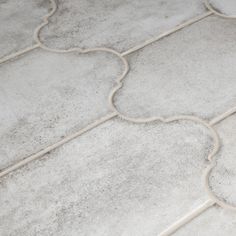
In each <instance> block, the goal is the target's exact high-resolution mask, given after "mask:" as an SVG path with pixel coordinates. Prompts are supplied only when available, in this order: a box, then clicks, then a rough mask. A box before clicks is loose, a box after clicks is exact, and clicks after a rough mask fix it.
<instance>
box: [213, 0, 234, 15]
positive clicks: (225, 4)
mask: <svg viewBox="0 0 236 236" xmlns="http://www.w3.org/2000/svg"><path fill="white" fill-rule="evenodd" d="M209 3H210V4H211V6H212V7H213V9H215V10H216V11H218V12H219V13H222V14H225V15H228V16H236V2H235V1H234V0H224V1H221V0H209Z"/></svg>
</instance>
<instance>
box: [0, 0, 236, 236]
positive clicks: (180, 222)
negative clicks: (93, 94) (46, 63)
mask: <svg viewBox="0 0 236 236" xmlns="http://www.w3.org/2000/svg"><path fill="white" fill-rule="evenodd" d="M50 3H51V5H52V10H51V12H50V13H49V14H47V15H46V16H45V17H44V18H43V23H42V24H41V25H40V26H38V27H37V28H36V29H35V32H34V40H35V41H36V43H37V44H36V45H34V46H32V47H30V48H26V49H25V50H23V51H21V52H19V53H16V54H14V55H10V56H9V57H7V58H5V59H3V60H1V61H0V63H4V62H6V61H9V60H11V59H14V58H17V57H18V56H20V55H22V54H24V53H27V52H29V51H31V50H34V49H35V48H38V47H40V48H42V49H44V50H47V51H53V52H56V53H67V52H71V51H76V52H79V53H88V52H95V51H106V52H110V53H113V54H115V55H116V56H118V57H119V58H120V59H121V60H122V62H123V64H124V67H125V69H124V72H123V74H122V75H121V76H120V77H119V78H118V79H117V81H116V82H117V85H116V86H115V87H114V88H113V90H112V91H111V93H110V96H109V98H108V100H109V103H110V107H111V109H112V110H113V113H112V114H109V115H107V116H104V117H102V118H101V119H99V120H96V121H94V122H93V123H92V124H90V125H88V126H87V127H85V128H84V129H82V130H79V131H78V132H76V133H74V134H71V135H69V136H67V137H65V138H64V139H62V140H61V141H59V142H58V143H55V144H53V145H51V146H49V147H46V148H45V149H43V150H42V151H40V152H38V153H35V154H33V155H31V156H29V157H27V158H25V159H24V160H23V161H21V162H19V163H17V164H15V165H13V166H10V167H9V168H7V169H5V170H3V171H2V172H0V177H3V176H5V175H7V174H9V173H10V172H12V171H14V170H16V169H18V168H20V167H22V166H24V165H26V164H27V163H29V162H31V161H33V160H36V159H37V158H39V157H42V156H43V155H45V154H46V153H48V152H50V151H52V150H54V149H56V148H58V147H59V146H61V145H63V144H65V143H67V142H69V141H70V140H72V139H74V138H76V137H78V136H80V135H82V134H83V133H85V132H87V131H89V130H91V129H93V128H95V127H97V126H98V125H100V124H102V123H104V122H106V121H107V120H110V119H112V118H113V117H116V116H119V117H121V118H123V119H125V120H128V121H131V122H134V123H147V122H151V121H154V120H160V121H162V122H164V123H168V122H171V121H174V120H192V121H195V122H198V123H201V124H202V125H204V126H205V127H207V128H208V129H209V130H210V131H211V133H212V138H213V139H214V143H215V145H214V150H213V151H212V152H211V154H210V155H209V157H208V160H209V166H208V168H207V169H206V170H205V173H204V181H205V187H206V192H207V193H208V195H209V200H208V201H206V202H205V203H203V204H202V205H200V206H199V207H197V208H196V209H195V210H193V211H192V212H190V213H187V214H186V215H185V216H183V217H182V218H181V219H179V220H178V221H176V222H174V223H173V224H172V225H171V226H170V227H169V228H167V229H166V230H165V231H163V232H162V233H161V234H160V236H166V235H170V234H172V233H174V232H175V231H176V230H178V229H179V228H180V227H182V226H183V225H185V224H187V223H188V222H189V221H190V220H192V219H193V218H195V217H197V216H198V215H200V214H201V213H203V212H204V211H205V210H206V209H208V208H209V207H211V206H213V205H215V204H218V205H219V206H221V207H223V208H227V209H231V210H235V211H236V207H234V206H231V205H229V204H227V203H225V202H222V201H221V200H220V199H218V198H217V196H215V195H214V194H213V192H212V191H211V189H210V187H209V184H208V176H209V174H210V172H211V170H212V169H213V168H214V166H215V165H216V162H215V160H214V156H215V154H216V153H217V152H218V150H219V148H220V140H219V137H218V133H217V131H216V130H215V128H214V125H215V124H217V123H219V122H221V121H222V120H224V119H225V118H227V117H229V116H231V115H232V114H234V113H235V112H236V106H235V107H233V108H231V109H230V110H228V111H227V112H225V113H223V114H221V115H219V116H217V117H215V118H214V119H212V120H211V121H210V122H209V123H208V122H206V121H204V120H201V119H199V118H198V117H195V116H176V117H170V118H168V119H164V118H163V117H152V118H148V119H132V118H129V117H126V116H124V115H122V114H121V113H119V111H118V110H117V109H116V107H115V106H114V104H113V96H114V94H115V93H116V91H117V90H118V89H120V88H121V87H122V86H123V83H122V80H123V79H124V78H125V76H126V74H127V73H128V70H129V65H128V62H127V60H126V59H125V58H124V56H125V55H128V54H130V53H132V52H134V51H137V50H139V49H141V48H143V47H145V46H147V45H149V44H150V43H153V42H155V41H158V40H160V39H162V38H164V37H166V36H168V35H170V34H172V33H175V32H176V31H178V30H180V29H182V28H185V27H187V26H189V25H191V24H193V23H195V22H197V21H200V20H202V19H204V18H206V17H208V16H210V15H212V14H215V15H218V16H220V17H225V18H233V19H235V18H236V17H234V16H226V15H224V14H221V13H219V12H217V11H215V10H214V9H213V8H212V7H211V5H210V4H209V1H208V0H205V5H206V7H207V8H208V10H209V11H208V12H207V13H204V14H203V15H201V16H199V17H197V18H194V19H190V20H189V21H187V22H185V23H184V24H182V25H179V26H177V27H174V28H173V29H172V30H170V31H167V32H164V33H163V34H162V35H159V36H158V37H154V38H151V39H149V40H147V41H146V42H144V43H142V44H140V45H137V46H135V47H134V48H131V49H129V50H128V51H126V52H123V53H122V54H121V53H119V52H117V51H115V50H112V49H109V48H91V49H86V50H82V49H80V48H71V49H68V50H55V49H51V48H48V47H46V46H45V45H43V44H42V43H41V41H40V39H39V32H40V30H41V29H42V28H43V27H44V26H45V25H47V24H48V23H49V22H48V19H49V17H51V16H52V15H53V14H54V13H55V12H56V10H57V4H56V2H55V0H50Z"/></svg>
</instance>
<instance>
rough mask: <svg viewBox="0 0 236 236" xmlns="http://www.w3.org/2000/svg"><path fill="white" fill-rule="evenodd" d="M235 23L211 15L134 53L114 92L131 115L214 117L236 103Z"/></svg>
mask: <svg viewBox="0 0 236 236" xmlns="http://www.w3.org/2000/svg"><path fill="white" fill-rule="evenodd" d="M235 37H236V21H235V20H225V19H222V18H219V17H214V16H212V17H208V18H206V19H204V20H202V21H200V22H198V23H195V24H194V25H192V26H190V27H187V28H185V29H183V30H181V31H178V32H176V33H175V34H172V35H171V36H169V37H167V38H164V39H162V40H161V41H157V42H156V43H153V44H151V45H149V46H147V47H145V48H143V49H141V50H139V51H137V52H135V53H133V54H131V55H129V56H128V57H127V58H128V61H129V63H130V72H129V74H128V76H127V77H126V78H125V79H124V87H123V88H122V89H120V90H119V91H118V93H117V94H116V96H115V104H116V106H117V107H118V110H119V111H120V112H121V113H123V114H125V115H127V116H131V117H151V116H164V117H169V116H173V115H182V114H184V115H195V116H198V117H201V118H205V119H211V118H213V117H215V116H217V115H220V114H221V113H223V112H225V111H227V110H228V109H230V108H231V107H233V106H235V104H236V92H235V91H236V81H235V74H236V67H235V61H236V54H235V51H236V44H235V43H234V41H235Z"/></svg>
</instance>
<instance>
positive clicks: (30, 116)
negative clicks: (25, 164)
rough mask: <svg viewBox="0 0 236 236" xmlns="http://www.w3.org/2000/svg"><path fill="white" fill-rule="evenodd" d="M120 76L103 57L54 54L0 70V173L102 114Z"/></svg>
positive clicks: (114, 60) (31, 56)
mask: <svg viewBox="0 0 236 236" xmlns="http://www.w3.org/2000/svg"><path fill="white" fill-rule="evenodd" d="M122 73H123V65H122V64H121V61H120V59H119V58H118V57H116V56H115V55H113V54H111V53H106V52H93V53H88V54H78V53H66V54H57V53H51V52H47V51H44V50H41V49H38V50H35V51H33V52H30V53H28V54H27V55H25V56H23V57H22V58H20V59H18V60H16V61H13V62H10V63H7V64H4V65H2V66H1V67H0V77H1V83H0V91H1V92H0V110H1V111H3V112H1V113H0V121H1V122H0V163H1V164H0V169H1V168H4V167H6V166H8V165H10V164H13V163H14V162H16V161H19V160H21V159H22V158H23V157H25V156H27V155H30V154H32V153H34V152H37V151H39V150H40V149H41V148H44V147H46V146H47V145H49V144H53V143H55V142H56V141H58V140H60V139H62V138H63V137H64V136H65V135H68V134H70V133H72V132H74V131H78V130H80V129H82V128H84V127H85V126H87V125H88V124H89V123H91V122H94V120H96V119H98V118H100V117H102V116H104V115H106V114H107V113H108V112H110V111H109V109H108V101H107V100H108V99H107V97H108V95H109V91H110V90H111V88H112V87H113V85H114V83H115V80H116V79H117V77H118V76H120V74H122Z"/></svg>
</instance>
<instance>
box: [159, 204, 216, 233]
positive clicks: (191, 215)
mask: <svg viewBox="0 0 236 236" xmlns="http://www.w3.org/2000/svg"><path fill="white" fill-rule="evenodd" d="M213 205H215V202H214V201H212V200H211V199H209V200H207V201H206V202H204V203H203V204H202V205H200V206H198V207H197V208H196V209H194V210H193V211H191V212H189V213H187V214H186V215H185V216H183V217H182V218H180V219H179V220H177V221H176V222H174V223H173V224H172V225H170V226H169V227H168V228H167V229H165V230H164V231H162V232H161V233H160V234H159V235H158V236H169V235H171V234H173V233H175V232H176V231H177V230H178V229H180V228H181V227H183V226H184V225H186V224H187V223H189V222H190V221H191V220H193V219H194V218H196V217H197V216H199V215H201V214H202V213H203V212H204V211H206V210H207V209H208V208H210V207H212V206H213Z"/></svg>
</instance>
